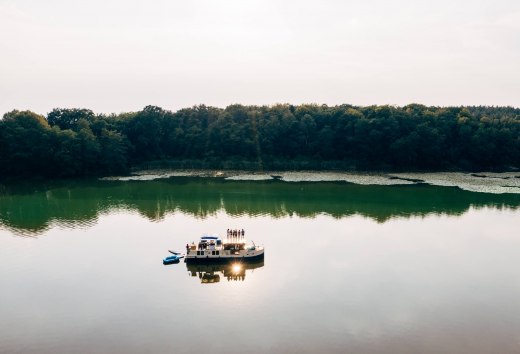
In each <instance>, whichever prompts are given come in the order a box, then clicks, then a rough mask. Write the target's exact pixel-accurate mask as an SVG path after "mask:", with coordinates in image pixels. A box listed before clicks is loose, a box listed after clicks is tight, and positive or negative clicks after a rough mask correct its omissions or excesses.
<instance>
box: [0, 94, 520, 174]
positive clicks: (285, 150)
mask: <svg viewBox="0 0 520 354" xmlns="http://www.w3.org/2000/svg"><path fill="white" fill-rule="evenodd" d="M519 167H520V109H519V108H513V107H489V106H471V107H428V106H424V105H420V104H410V105H407V106H403V107H396V106H388V105H384V106H365V107H361V106H353V105H347V104H345V105H338V106H327V105H317V104H304V105H296V106H295V105H290V104H276V105H271V106H244V105H238V104H237V105H230V106H228V107H226V108H216V107H208V106H204V105H199V106H194V107H191V108H185V109H181V110H179V111H176V112H173V111H169V110H164V109H162V108H160V107H156V106H147V107H145V108H144V109H142V110H141V111H138V112H129V113H121V114H110V115H107V114H96V113H94V112H93V111H92V110H89V109H80V108H78V109H64V108H55V109H53V110H52V111H51V112H50V113H48V114H47V116H42V115H39V114H37V113H34V112H31V111H18V110H14V111H11V112H8V113H6V114H5V115H4V116H3V118H2V119H1V120H0V178H19V177H44V178H50V177H52V178H56V177H83V176H106V175H114V174H125V173H128V172H129V171H131V169H135V168H145V169H146V168H182V169H193V168H207V169H243V170H250V171H263V170H348V171H356V170H357V171H376V170H377V171H483V170H487V171H503V170H516V169H518V168H519Z"/></svg>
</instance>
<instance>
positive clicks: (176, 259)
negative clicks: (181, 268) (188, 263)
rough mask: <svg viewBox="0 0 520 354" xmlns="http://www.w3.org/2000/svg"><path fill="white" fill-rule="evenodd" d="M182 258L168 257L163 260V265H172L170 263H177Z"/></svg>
mask: <svg viewBox="0 0 520 354" xmlns="http://www.w3.org/2000/svg"><path fill="white" fill-rule="evenodd" d="M181 258H183V256H180V255H178V254H175V255H173V256H168V257H166V258H164V259H163V264H172V263H179V260H180V259H181Z"/></svg>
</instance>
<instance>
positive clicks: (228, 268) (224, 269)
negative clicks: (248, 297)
mask: <svg viewBox="0 0 520 354" xmlns="http://www.w3.org/2000/svg"><path fill="white" fill-rule="evenodd" d="M263 266H264V261H263V260H261V261H259V262H254V263H252V262H233V263H223V264H222V263H215V264H211V263H210V264H190V263H186V268H187V269H188V274H189V275H190V276H191V277H198V278H199V279H200V282H201V283H202V284H212V283H218V282H220V280H221V279H227V281H244V280H245V279H246V273H247V272H249V273H251V272H252V271H253V270H254V269H256V268H261V267H263Z"/></svg>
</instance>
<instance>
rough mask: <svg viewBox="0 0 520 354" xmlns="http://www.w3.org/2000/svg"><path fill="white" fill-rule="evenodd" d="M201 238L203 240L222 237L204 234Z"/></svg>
mask: <svg viewBox="0 0 520 354" xmlns="http://www.w3.org/2000/svg"><path fill="white" fill-rule="evenodd" d="M200 239H201V240H218V239H220V237H218V236H202V237H201V238H200Z"/></svg>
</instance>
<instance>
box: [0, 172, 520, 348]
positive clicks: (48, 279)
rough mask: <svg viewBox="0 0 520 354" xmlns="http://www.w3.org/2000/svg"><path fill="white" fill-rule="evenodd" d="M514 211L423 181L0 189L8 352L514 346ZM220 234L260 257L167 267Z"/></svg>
mask: <svg viewBox="0 0 520 354" xmlns="http://www.w3.org/2000/svg"><path fill="white" fill-rule="evenodd" d="M519 206H520V194H485V193H473V192H467V191H462V190H460V189H458V188H453V187H450V188H447V187H433V186H428V185H407V186H361V185H354V184H347V183H341V182H337V183H326V182H320V183H303V182H302V183H286V182H280V181H265V182H258V181H256V182H253V181H240V182H238V181H234V182H233V181H225V180H221V179H215V178H208V179H205V178H174V179H167V180H156V181H127V182H124V181H82V182H77V181H76V182H67V181H64V182H48V183H41V184H17V185H9V186H6V185H2V186H0V289H1V292H0V319H1V320H0V353H12V352H19V353H72V352H81V353H115V352H125V353H143V352H150V353H163V352H175V353H198V352H212V353H243V352H248V353H264V352H273V353H317V352H321V353H439V352H445V353H490V352H496V353H518V352H520V336H519V335H518V333H520V300H518V299H520V280H519V279H520V236H519V235H520V234H519V233H518V230H519V229H520V210H519ZM226 228H245V229H246V236H247V237H248V238H250V239H253V240H254V241H255V242H256V243H257V244H263V245H264V246H265V248H266V256H265V260H264V262H261V263H257V264H253V265H247V266H246V265H242V266H241V267H235V268H234V267H232V266H230V267H222V266H215V267H187V266H186V265H185V264H184V263H180V264H175V265H170V266H163V265H162V262H161V261H162V258H163V257H165V256H167V255H168V252H167V250H168V249H178V250H182V249H183V247H184V245H185V244H186V243H187V242H191V241H193V240H196V239H197V238H198V237H199V236H200V234H202V233H205V232H208V233H220V234H222V233H223V232H225V230H226Z"/></svg>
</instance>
